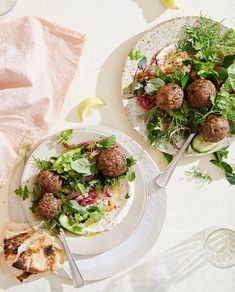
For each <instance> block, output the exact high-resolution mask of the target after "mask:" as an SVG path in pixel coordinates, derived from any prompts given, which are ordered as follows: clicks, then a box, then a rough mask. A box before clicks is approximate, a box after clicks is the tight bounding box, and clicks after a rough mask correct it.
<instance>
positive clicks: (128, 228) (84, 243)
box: [21, 128, 147, 255]
mask: <svg viewBox="0 0 235 292" xmlns="http://www.w3.org/2000/svg"><path fill="white" fill-rule="evenodd" d="M57 136H58V134H56V135H53V136H50V137H48V138H47V139H46V140H44V141H43V142H41V143H40V144H39V145H38V146H37V148H36V149H35V150H34V151H33V152H32V153H31V155H30V157H29V159H28V161H27V163H26V165H25V168H24V171H23V174H22V178H21V184H22V185H24V184H27V185H28V187H29V189H32V188H33V186H32V184H33V182H34V181H35V176H36V174H37V173H38V170H37V169H36V168H35V163H34V157H35V158H40V159H48V158H49V157H50V156H53V155H56V154H59V153H61V152H62V151H63V150H64V148H63V146H62V145H61V143H59V144H58V142H57V140H58V138H57ZM107 136H109V134H107V133H103V132H102V133H101V132H100V131H97V130H94V129H85V128H80V129H74V132H73V139H72V140H71V143H72V144H78V143H81V142H84V141H90V140H99V139H102V138H105V137H107ZM117 142H118V144H119V146H120V148H121V151H122V152H124V153H125V154H126V156H127V157H130V156H133V155H138V153H134V152H133V151H132V150H131V149H129V148H128V147H127V146H126V145H124V143H122V142H119V141H117ZM134 168H135V171H136V179H135V181H134V182H132V183H129V182H127V181H126V180H123V182H122V196H121V197H122V200H121V203H120V208H118V211H117V212H116V213H115V216H114V217H113V218H112V221H111V223H110V225H109V228H110V229H111V230H108V231H104V232H101V233H98V234H95V235H92V236H78V235H73V234H71V233H69V232H67V233H66V235H67V239H68V242H69V245H70V247H71V249H72V251H73V253H74V254H80V255H94V254H98V253H101V252H104V251H106V250H109V249H111V248H114V247H115V246H117V245H119V244H121V243H122V242H123V241H124V240H125V239H127V238H128V236H130V234H131V233H132V232H133V231H134V230H135V228H136V226H137V224H138V222H139V220H140V219H141V217H142V215H143V211H144V208H145V203H146V197H147V189H146V182H145V179H144V174H143V171H142V170H141V165H140V163H139V162H137V164H136V166H135V167H134ZM126 193H129V194H130V198H129V199H125V194H126ZM31 201H32V198H28V199H27V200H25V201H23V207H24V211H25V215H26V217H27V220H28V221H29V223H30V224H31V225H32V226H33V227H37V226H39V225H40V223H41V220H39V219H38V218H37V217H36V216H35V215H34V214H33V213H32V212H31V210H30V209H29V208H30V206H31V205H32V203H31Z"/></svg>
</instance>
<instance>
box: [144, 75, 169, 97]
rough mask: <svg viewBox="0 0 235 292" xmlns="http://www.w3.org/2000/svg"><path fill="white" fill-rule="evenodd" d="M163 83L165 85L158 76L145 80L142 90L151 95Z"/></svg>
mask: <svg viewBox="0 0 235 292" xmlns="http://www.w3.org/2000/svg"><path fill="white" fill-rule="evenodd" d="M163 85H165V82H164V81H163V80H162V79H160V78H154V79H150V80H149V81H147V84H146V85H145V87H144V90H145V92H146V93H147V94H148V95H150V96H153V95H154V94H155V93H156V91H157V90H158V89H159V88H160V87H162V86H163Z"/></svg>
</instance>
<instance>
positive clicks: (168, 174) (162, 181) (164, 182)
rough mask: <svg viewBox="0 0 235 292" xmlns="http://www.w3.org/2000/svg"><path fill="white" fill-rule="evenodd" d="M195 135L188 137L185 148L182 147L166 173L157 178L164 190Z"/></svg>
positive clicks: (158, 183)
mask: <svg viewBox="0 0 235 292" xmlns="http://www.w3.org/2000/svg"><path fill="white" fill-rule="evenodd" d="M195 135H196V133H191V134H190V135H189V136H188V138H187V140H186V141H185V142H184V144H183V146H182V147H181V149H180V150H179V152H178V153H177V154H176V155H175V157H174V158H173V160H172V161H171V163H170V164H169V165H168V166H167V168H166V169H165V171H163V173H162V174H160V175H159V176H158V177H157V179H156V183H157V185H158V186H159V187H161V188H164V187H165V186H166V185H167V184H168V181H169V179H170V178H171V175H172V173H173V171H174V170H175V167H176V165H177V163H178V161H179V160H180V158H181V157H182V155H183V154H184V152H185V150H186V149H187V147H188V145H189V144H190V142H191V141H192V139H193V137H194V136H195Z"/></svg>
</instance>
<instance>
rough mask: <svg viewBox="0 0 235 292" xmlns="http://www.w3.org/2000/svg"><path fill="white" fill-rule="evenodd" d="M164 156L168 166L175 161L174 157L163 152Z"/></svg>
mask: <svg viewBox="0 0 235 292" xmlns="http://www.w3.org/2000/svg"><path fill="white" fill-rule="evenodd" d="M162 154H163V157H164V159H165V160H166V162H167V164H169V163H170V162H171V161H172V159H173V155H171V154H168V153H165V152H162Z"/></svg>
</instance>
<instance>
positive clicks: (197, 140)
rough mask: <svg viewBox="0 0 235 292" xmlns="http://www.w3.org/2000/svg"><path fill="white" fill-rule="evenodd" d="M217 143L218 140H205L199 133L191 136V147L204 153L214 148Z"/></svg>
mask: <svg viewBox="0 0 235 292" xmlns="http://www.w3.org/2000/svg"><path fill="white" fill-rule="evenodd" d="M218 144H219V142H216V143H212V142H206V141H205V140H204V139H203V138H202V136H201V135H197V136H195V137H194V138H193V141H192V148H193V150H194V151H196V152H199V153H206V152H209V151H211V150H212V149H214V148H215V147H216V146H217V145H218Z"/></svg>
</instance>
